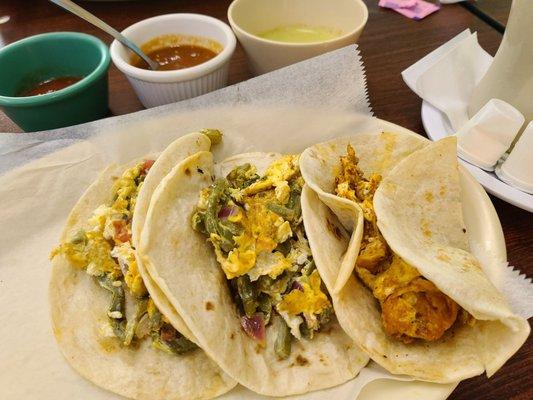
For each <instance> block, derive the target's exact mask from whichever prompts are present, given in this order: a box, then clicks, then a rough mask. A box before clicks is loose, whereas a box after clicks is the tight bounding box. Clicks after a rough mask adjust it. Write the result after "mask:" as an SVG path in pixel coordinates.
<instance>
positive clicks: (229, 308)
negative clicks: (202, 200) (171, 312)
mask: <svg viewBox="0 0 533 400" xmlns="http://www.w3.org/2000/svg"><path fill="white" fill-rule="evenodd" d="M277 156H278V155H276V154H263V153H251V154H247V155H241V156H237V157H232V158H231V159H228V160H227V162H225V163H222V164H219V165H217V166H216V167H215V165H214V162H213V156H212V154H211V153H210V152H207V151H204V152H199V153H197V154H196V155H193V156H191V157H189V158H188V159H186V160H185V161H184V162H182V163H181V164H180V165H178V166H176V167H175V168H174V169H173V170H172V171H171V172H170V173H169V174H168V175H167V176H166V177H165V178H164V179H163V181H162V182H161V184H160V185H159V186H158V188H157V189H156V191H155V193H154V195H153V197H152V201H151V204H150V208H149V211H148V217H147V220H146V226H145V229H144V230H143V233H142V236H141V243H140V246H139V253H140V255H141V258H142V261H143V263H144V265H145V267H146V269H147V270H148V272H149V274H150V275H151V277H152V279H153V281H154V282H155V283H156V284H157V286H159V287H160V288H161V290H162V291H163V293H164V294H165V296H166V298H167V299H168V300H169V301H170V303H171V304H172V306H173V307H174V308H175V309H176V310H177V311H178V313H179V314H180V315H181V316H182V317H183V319H184V321H185V322H186V324H187V326H188V327H189V329H190V330H191V331H192V332H193V334H194V336H195V338H196V340H197V343H198V344H199V345H200V346H201V347H202V348H203V349H204V351H205V352H206V353H207V354H208V355H209V356H210V357H211V358H212V359H213V360H215V361H216V363H217V364H218V365H220V366H221V368H222V369H223V370H224V371H225V372H226V373H228V374H229V375H230V376H231V377H232V378H234V379H235V380H237V381H238V382H239V383H241V384H242V385H244V386H246V387H248V388H249V389H251V390H253V391H255V392H257V393H260V394H263V395H270V396H287V395H292V394H299V393H306V392H309V391H313V390H319V389H324V388H328V387H332V386H336V385H338V384H341V383H343V382H346V381H348V380H349V379H351V378H353V377H354V376H356V375H357V373H358V372H359V371H360V369H361V368H363V367H364V365H365V364H366V363H367V362H368V358H367V356H366V355H365V354H364V353H363V352H361V351H360V350H359V349H358V348H357V346H355V345H354V342H353V341H352V340H351V339H350V338H349V337H348V336H347V335H346V334H345V333H344V332H343V330H342V328H341V327H340V326H339V324H338V323H337V322H336V321H334V322H333V323H331V325H328V329H327V330H325V331H322V332H319V333H317V334H316V335H315V337H314V338H313V339H312V340H305V339H303V340H300V341H297V340H293V343H292V352H291V355H290V356H289V357H288V358H287V359H284V360H279V359H278V357H277V356H276V355H275V352H274V351H273V347H274V341H275V336H276V335H273V334H268V331H269V329H270V327H269V326H267V335H266V336H267V342H266V346H265V348H262V347H261V346H259V345H258V343H257V342H256V341H255V340H254V339H252V338H251V337H250V336H248V335H247V334H246V333H245V332H244V331H243V329H242V328H241V322H240V321H241V317H240V314H239V312H238V310H237V307H236V304H235V302H234V300H233V298H232V294H231V292H230V290H229V287H228V281H227V278H226V276H225V274H224V272H223V271H222V268H221V267H220V265H219V264H218V263H217V261H216V258H215V254H214V251H213V249H212V247H211V245H210V244H209V243H208V242H207V241H206V239H205V237H204V236H202V235H201V234H199V233H198V232H196V231H194V230H193V228H192V226H191V216H192V214H193V212H194V209H195V206H196V204H197V202H198V196H199V193H200V190H201V189H203V188H206V187H207V186H209V185H210V184H212V182H213V180H214V179H215V176H216V175H217V174H219V176H220V175H223V174H224V173H225V172H227V171H228V170H231V169H232V168H233V167H234V166H235V165H240V164H243V163H245V162H250V163H251V164H254V165H255V166H256V167H257V168H258V172H260V171H261V170H264V169H265V168H266V167H267V166H268V165H269V164H270V162H272V161H273V160H274V159H276V157H277ZM215 169H216V171H217V173H215ZM260 173H261V172H260Z"/></svg>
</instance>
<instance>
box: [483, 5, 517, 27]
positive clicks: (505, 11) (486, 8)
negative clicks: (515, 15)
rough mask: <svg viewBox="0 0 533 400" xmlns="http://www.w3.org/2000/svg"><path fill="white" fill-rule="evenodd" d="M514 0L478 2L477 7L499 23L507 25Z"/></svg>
mask: <svg viewBox="0 0 533 400" xmlns="http://www.w3.org/2000/svg"><path fill="white" fill-rule="evenodd" d="M511 3H512V0H477V1H476V2H474V4H475V6H476V7H477V8H478V9H480V10H481V11H483V12H484V13H485V14H487V15H489V16H491V17H492V18H494V19H495V20H496V21H498V22H499V23H501V24H503V25H506V24H507V18H508V17H509V11H510V10H511Z"/></svg>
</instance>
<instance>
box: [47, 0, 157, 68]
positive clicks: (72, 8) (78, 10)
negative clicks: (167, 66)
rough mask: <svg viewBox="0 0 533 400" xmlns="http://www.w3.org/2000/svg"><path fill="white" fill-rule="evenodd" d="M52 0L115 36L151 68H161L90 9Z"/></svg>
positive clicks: (62, 0)
mask: <svg viewBox="0 0 533 400" xmlns="http://www.w3.org/2000/svg"><path fill="white" fill-rule="evenodd" d="M50 1H51V2H52V3H54V4H56V5H58V6H59V7H61V8H64V9H65V10H67V11H69V12H71V13H72V14H74V15H77V16H78V17H80V18H83V19H84V20H85V21H87V22H89V23H91V24H93V25H94V26H96V27H98V28H100V29H101V30H103V31H104V32H106V33H108V34H110V35H111V36H113V37H114V38H115V39H117V40H118V41H119V42H120V43H122V44H123V45H124V46H126V47H127V48H129V49H130V50H131V51H133V52H134V53H135V54H137V55H138V56H139V57H141V58H142V59H143V60H144V61H145V62H146V63H147V64H148V65H149V66H150V69H152V70H154V71H155V70H157V69H158V68H159V64H158V63H156V62H155V61H153V60H152V59H151V58H150V57H148V56H147V55H146V54H144V52H143V51H142V50H141V49H140V48H139V47H137V45H136V44H135V43H133V42H132V41H131V40H129V39H128V38H126V37H125V36H124V35H122V34H121V33H120V32H119V31H117V30H116V29H114V28H112V27H111V26H109V25H108V24H106V23H105V22H104V21H102V20H101V19H100V18H97V17H95V16H94V15H93V14H91V13H90V12H89V11H87V10H85V9H83V8H82V7H80V6H78V5H77V4H75V3H73V2H72V1H70V0H50Z"/></svg>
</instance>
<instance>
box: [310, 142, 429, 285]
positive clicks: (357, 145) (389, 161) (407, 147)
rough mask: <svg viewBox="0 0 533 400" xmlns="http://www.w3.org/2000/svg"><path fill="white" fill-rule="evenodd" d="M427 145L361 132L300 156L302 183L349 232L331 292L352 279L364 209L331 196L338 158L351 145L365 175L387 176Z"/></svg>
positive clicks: (314, 147)
mask: <svg viewBox="0 0 533 400" xmlns="http://www.w3.org/2000/svg"><path fill="white" fill-rule="evenodd" d="M428 143H429V141H428V140H427V139H425V138H423V137H422V136H418V135H414V134H406V133H394V132H382V133H360V134H356V135H351V136H346V137H342V138H338V139H334V140H331V141H329V142H325V143H319V144H316V145H314V146H312V147H309V148H308V149H306V150H305V151H304V152H303V153H302V155H301V157H300V169H301V171H302V176H303V178H304V180H305V182H306V183H307V184H308V185H309V187H310V188H311V189H312V190H313V191H315V192H316V193H317V194H318V197H319V198H320V200H322V202H324V204H326V205H327V206H328V207H329V208H330V209H331V210H333V212H334V213H335V215H337V217H338V218H339V220H340V222H341V224H342V225H343V226H344V228H345V229H346V230H347V231H348V232H351V233H352V235H351V239H350V243H349V245H348V248H347V251H346V253H345V255H344V257H343V258H342V260H341V267H340V270H339V272H338V274H337V277H336V283H335V284H334V286H333V287H332V288H331V289H330V290H331V292H332V293H338V292H339V291H340V290H341V289H342V288H343V287H344V285H345V284H346V282H347V280H348V278H349V277H350V276H351V274H352V272H353V269H354V267H355V260H356V259H357V255H358V254H359V247H360V245H361V240H362V238H363V221H364V219H363V210H362V209H361V207H360V206H359V205H358V204H356V203H354V202H353V201H350V200H348V199H344V198H342V197H339V196H336V195H335V194H334V189H335V176H337V174H338V173H339V172H340V161H339V159H340V157H341V156H344V155H346V147H347V146H348V144H350V145H351V146H352V147H353V148H354V149H355V152H356V155H357V157H359V167H360V168H361V169H362V170H363V171H364V172H365V174H368V175H369V174H371V173H377V174H381V175H382V176H386V175H387V174H388V172H389V171H390V170H391V169H392V168H393V167H394V166H396V164H398V162H399V161H400V160H402V159H403V158H405V157H407V156H408V155H410V154H411V153H412V152H414V151H416V150H418V149H420V148H422V147H424V146H426V145H427V144H428Z"/></svg>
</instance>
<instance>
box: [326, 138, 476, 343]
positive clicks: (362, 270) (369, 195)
mask: <svg viewBox="0 0 533 400" xmlns="http://www.w3.org/2000/svg"><path fill="white" fill-rule="evenodd" d="M358 161H359V160H358V158H357V157H356V154H355V150H354V149H353V147H352V146H350V145H348V147H347V154H346V155H345V156H341V157H340V162H341V169H340V172H339V174H338V175H337V176H336V177H335V193H336V194H337V195H338V196H340V197H344V198H346V199H349V200H352V201H354V202H356V203H357V204H358V205H359V206H360V207H361V209H362V210H363V215H364V228H363V238H362V242H361V247H360V250H359V255H358V257H357V261H356V265H355V271H356V274H357V276H358V277H359V279H360V280H361V281H362V282H363V283H364V284H365V285H366V286H367V287H368V288H369V289H370V290H371V291H372V294H373V295H374V297H375V298H376V299H377V300H378V301H379V303H380V306H381V317H382V321H383V326H384V328H385V332H386V333H387V334H388V335H389V336H391V337H393V338H396V339H398V340H401V341H402V342H404V343H411V342H413V341H415V340H416V339H422V340H426V341H435V340H438V339H440V338H441V337H442V336H443V335H444V333H445V332H446V331H447V330H448V329H450V328H451V327H452V325H453V324H454V323H455V321H456V320H457V319H458V315H459V316H460V318H459V319H460V320H462V321H463V322H467V321H468V322H473V319H471V318H469V315H468V314H467V313H466V311H464V310H462V309H461V308H460V307H459V306H458V305H457V303H456V302H455V301H453V300H452V299H451V298H449V297H448V296H446V295H445V294H444V293H442V292H441V291H440V290H439V289H438V288H437V287H436V286H435V285H434V284H433V283H432V282H430V281H428V280H427V279H425V278H424V277H423V276H422V275H421V274H420V273H419V272H418V270H417V269H416V268H414V267H413V266H411V265H409V264H408V263H407V262H405V261H404V260H403V259H401V258H400V257H399V256H398V255H396V254H394V252H393V251H392V250H391V249H390V247H389V246H388V244H387V242H386V241H385V238H384V237H383V235H382V234H381V232H380V231H379V229H378V226H377V218H376V214H375V212H374V207H373V198H374V193H375V191H376V189H377V188H378V186H379V184H380V182H381V176H380V175H379V174H372V175H370V176H369V177H368V178H366V177H365V176H364V174H363V172H362V171H361V169H360V168H359V167H358Z"/></svg>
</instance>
